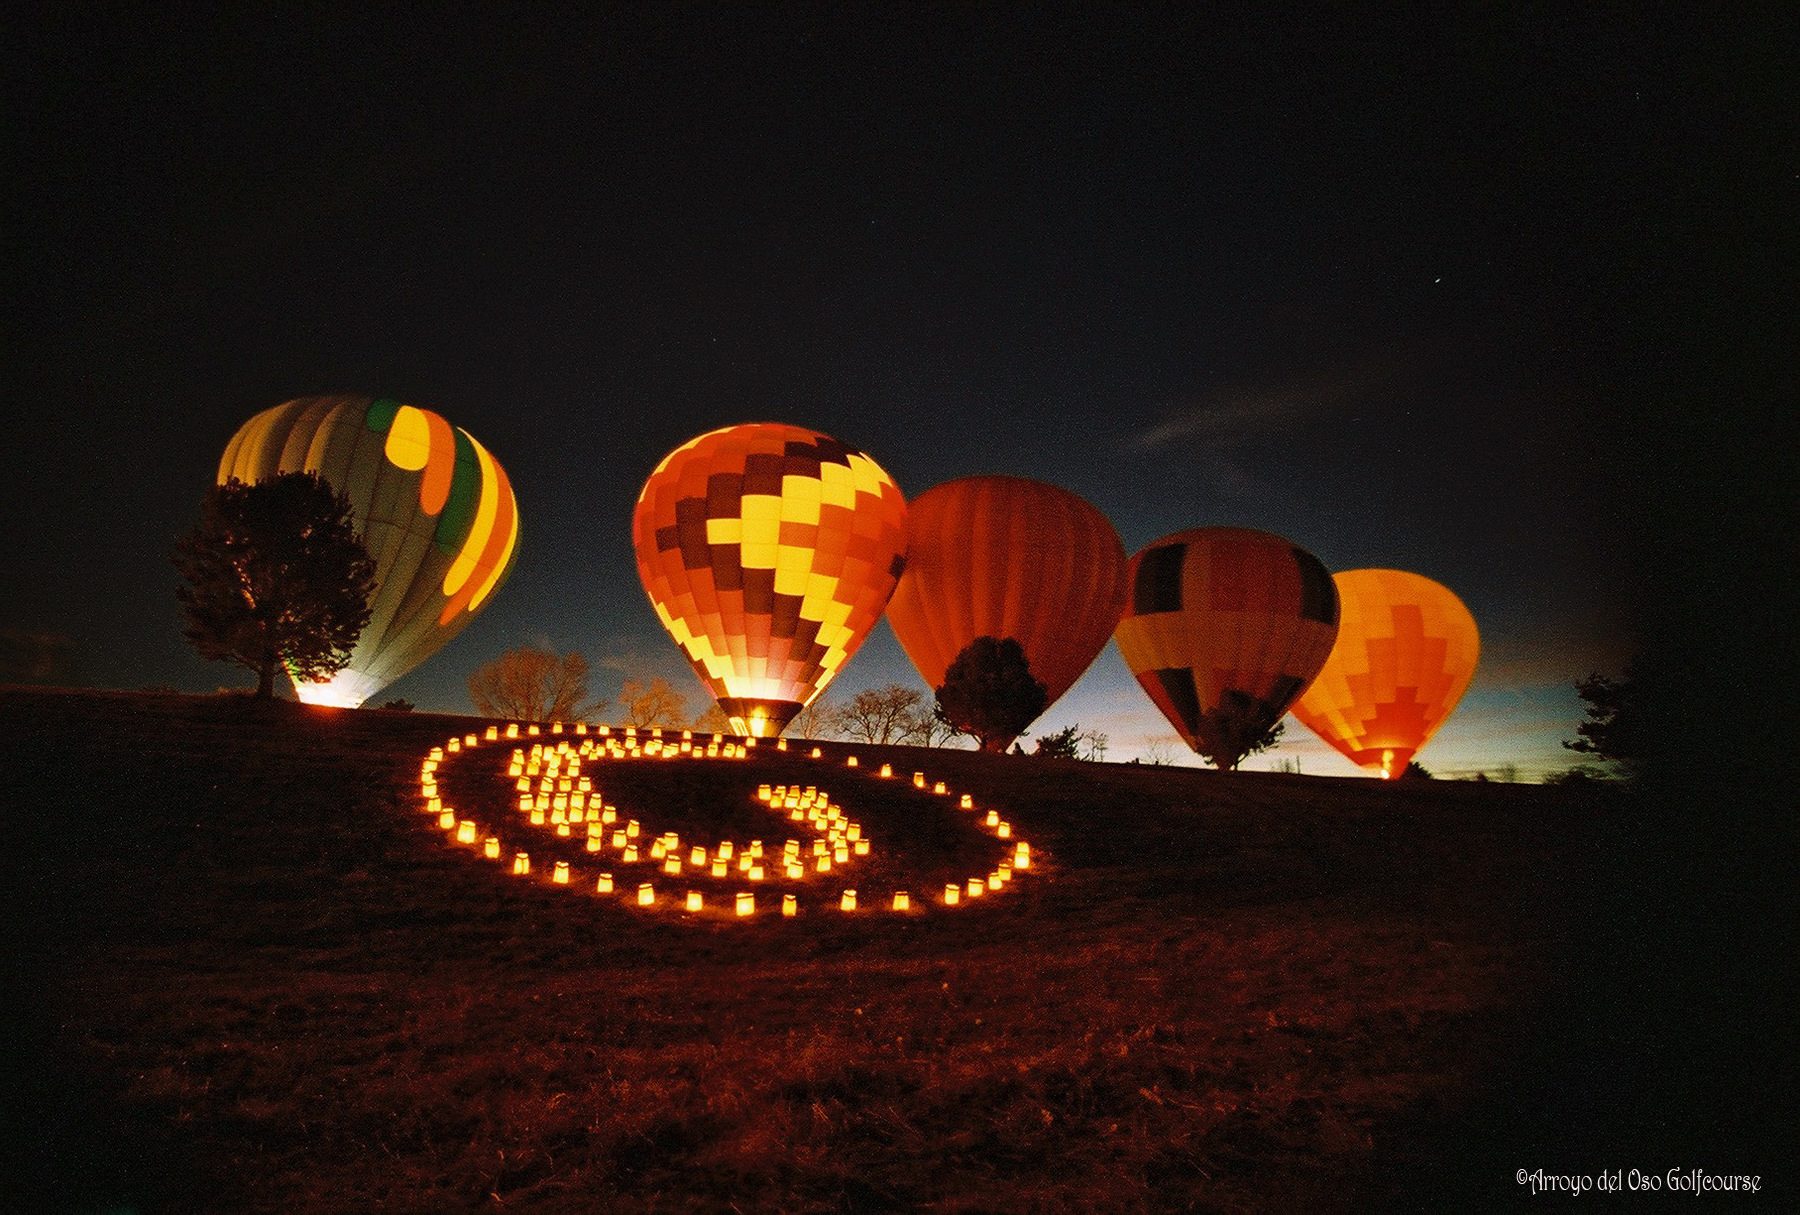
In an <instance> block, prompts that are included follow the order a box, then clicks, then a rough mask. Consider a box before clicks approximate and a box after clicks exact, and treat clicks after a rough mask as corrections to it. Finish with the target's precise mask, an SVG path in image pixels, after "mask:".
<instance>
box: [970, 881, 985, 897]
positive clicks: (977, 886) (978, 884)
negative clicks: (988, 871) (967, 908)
mask: <svg viewBox="0 0 1800 1215" xmlns="http://www.w3.org/2000/svg"><path fill="white" fill-rule="evenodd" d="M986 893H987V883H985V882H983V881H982V880H981V879H980V878H970V879H969V897H970V898H972V899H978V898H980V897H981V896H982V895H984V894H986Z"/></svg>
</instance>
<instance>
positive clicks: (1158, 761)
mask: <svg viewBox="0 0 1800 1215" xmlns="http://www.w3.org/2000/svg"><path fill="white" fill-rule="evenodd" d="M1180 744H1181V740H1180V739H1179V738H1171V737H1168V736H1166V735H1165V736H1163V737H1160V738H1152V739H1148V740H1146V741H1145V743H1144V762H1145V763H1148V764H1155V765H1156V766H1157V767H1159V768H1168V767H1173V766H1174V764H1175V760H1176V758H1177V757H1178V756H1179V755H1180V754H1181V752H1180V749H1179V748H1180Z"/></svg>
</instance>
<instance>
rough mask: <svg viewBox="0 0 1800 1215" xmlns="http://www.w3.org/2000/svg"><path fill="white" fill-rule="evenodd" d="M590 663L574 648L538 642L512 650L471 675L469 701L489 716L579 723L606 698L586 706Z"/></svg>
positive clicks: (476, 669) (594, 712)
mask: <svg viewBox="0 0 1800 1215" xmlns="http://www.w3.org/2000/svg"><path fill="white" fill-rule="evenodd" d="M587 677H588V661H587V659H586V658H585V657H583V656H582V655H581V654H579V653H577V652H576V651H574V650H570V651H569V652H568V653H567V654H557V653H556V652H554V651H552V650H540V649H537V648H535V647H533V646H521V647H520V648H519V649H516V650H508V651H506V653H504V654H502V655H500V657H498V658H496V659H494V660H493V661H492V662H484V663H482V664H481V665H480V666H479V667H477V668H475V673H474V674H473V675H471V676H469V700H470V702H471V703H473V704H474V706H475V711H476V712H477V713H480V714H481V715H482V716H484V717H510V718H512V719H514V720H516V721H575V720H579V719H581V718H584V717H587V716H590V715H592V714H597V713H599V712H600V711H601V710H602V709H604V708H605V707H606V702H605V701H604V700H602V701H597V702H595V703H594V704H585V703H583V702H585V701H586V700H587V694H588V687H587Z"/></svg>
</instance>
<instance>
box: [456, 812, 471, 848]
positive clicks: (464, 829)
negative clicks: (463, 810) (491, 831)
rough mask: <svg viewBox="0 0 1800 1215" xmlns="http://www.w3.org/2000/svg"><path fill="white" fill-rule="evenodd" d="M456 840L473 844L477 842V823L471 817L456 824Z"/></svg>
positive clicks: (460, 842)
mask: <svg viewBox="0 0 1800 1215" xmlns="http://www.w3.org/2000/svg"><path fill="white" fill-rule="evenodd" d="M456 842H457V843H459V844H473V843H474V842H475V824H474V823H473V822H471V821H470V820H469V819H466V818H465V819H464V820H463V821H462V822H460V823H458V824H456Z"/></svg>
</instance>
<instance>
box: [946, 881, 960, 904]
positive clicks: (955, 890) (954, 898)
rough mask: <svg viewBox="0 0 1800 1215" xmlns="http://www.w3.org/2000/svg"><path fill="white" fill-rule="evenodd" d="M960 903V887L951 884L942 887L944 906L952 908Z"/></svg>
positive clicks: (953, 883)
mask: <svg viewBox="0 0 1800 1215" xmlns="http://www.w3.org/2000/svg"><path fill="white" fill-rule="evenodd" d="M960 902H962V887H961V886H958V885H957V884H956V883H955V882H951V883H950V884H949V885H947V886H945V887H944V906H946V907H954V906H956V905H957V904H958V903H960Z"/></svg>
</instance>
